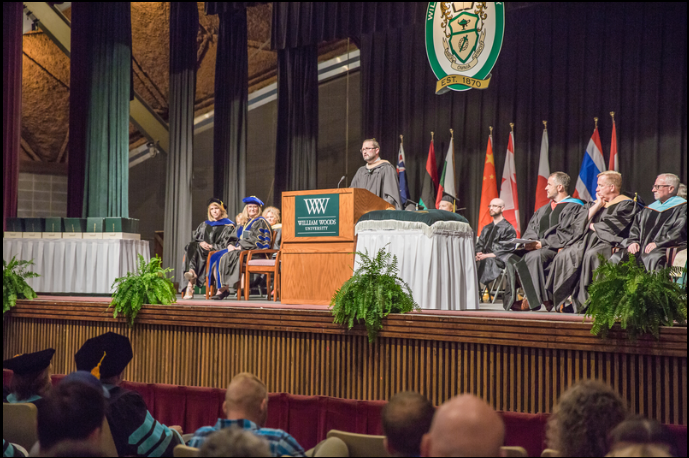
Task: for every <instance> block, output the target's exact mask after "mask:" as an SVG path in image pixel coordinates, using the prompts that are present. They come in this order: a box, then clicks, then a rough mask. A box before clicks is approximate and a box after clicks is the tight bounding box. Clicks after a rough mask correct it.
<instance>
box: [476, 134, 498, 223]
mask: <svg viewBox="0 0 689 458" xmlns="http://www.w3.org/2000/svg"><path fill="white" fill-rule="evenodd" d="M497 198H498V179H497V177H496V176H495V158H494V157H493V137H492V136H490V135H489V136H488V147H487V148H486V163H485V164H484V165H483V187H482V188H481V206H480V208H479V214H478V228H477V230H476V234H477V235H478V234H480V233H481V229H483V226H485V225H486V224H490V223H492V222H493V218H491V216H490V213H489V212H488V205H489V204H490V201H491V200H493V199H497Z"/></svg>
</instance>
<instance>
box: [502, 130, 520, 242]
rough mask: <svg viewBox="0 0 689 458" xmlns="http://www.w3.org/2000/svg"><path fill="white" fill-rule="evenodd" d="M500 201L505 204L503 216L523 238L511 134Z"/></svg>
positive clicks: (503, 172) (511, 133) (511, 135)
mask: <svg viewBox="0 0 689 458" xmlns="http://www.w3.org/2000/svg"><path fill="white" fill-rule="evenodd" d="M500 199H502V200H503V201H504V202H505V209H504V210H503V211H502V216H504V217H505V219H506V220H507V222H508V223H510V224H511V225H512V227H514V230H515V231H517V237H521V227H520V225H519V196H518V194H517V172H516V169H515V168H514V133H513V132H510V139H509V141H508V142H507V157H505V168H504V169H503V170H502V183H501V185H500Z"/></svg>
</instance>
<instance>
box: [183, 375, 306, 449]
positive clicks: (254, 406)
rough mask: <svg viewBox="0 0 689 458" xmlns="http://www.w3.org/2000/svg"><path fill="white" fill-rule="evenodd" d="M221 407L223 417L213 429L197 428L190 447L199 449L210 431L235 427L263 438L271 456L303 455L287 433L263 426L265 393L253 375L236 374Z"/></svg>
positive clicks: (266, 414) (266, 407)
mask: <svg viewBox="0 0 689 458" xmlns="http://www.w3.org/2000/svg"><path fill="white" fill-rule="evenodd" d="M222 407H223V412H225V416H226V418H218V422H217V423H216V424H215V426H204V427H202V428H199V429H198V430H197V431H196V432H195V433H194V437H192V438H191V440H190V441H189V443H188V445H189V446H190V447H196V448H201V445H203V443H204V441H205V440H206V439H207V438H208V436H210V435H211V434H213V433H214V432H216V431H219V430H221V429H224V428H231V427H235V428H238V429H242V430H248V431H251V432H253V433H254V434H256V435H257V436H260V437H262V438H264V439H266V440H267V441H268V445H269V446H270V452H271V454H272V456H284V455H290V456H304V449H303V448H302V447H301V445H299V443H298V442H297V441H296V440H295V439H294V438H293V437H292V436H290V435H289V434H288V433H286V432H285V431H282V430H281V429H270V428H264V427H263V425H264V424H265V422H266V418H267V416H268V390H267V389H266V386H265V384H264V383H263V382H262V381H261V380H260V379H259V378H258V377H256V376H255V375H253V374H250V373H248V372H243V373H241V374H238V375H236V376H235V377H234V378H233V379H232V381H231V382H230V385H229V386H228V387H227V392H226V393H225V402H223V405H222Z"/></svg>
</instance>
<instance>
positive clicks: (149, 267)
mask: <svg viewBox="0 0 689 458" xmlns="http://www.w3.org/2000/svg"><path fill="white" fill-rule="evenodd" d="M161 263H162V259H160V257H158V256H157V255H156V257H155V258H153V259H151V262H149V263H148V264H146V261H145V260H144V257H143V256H141V255H139V267H138V270H137V272H136V273H135V274H133V273H131V272H127V276H126V277H120V278H117V279H116V280H115V282H114V283H113V285H112V287H113V288H115V293H114V294H113V295H112V301H111V302H110V305H109V306H108V308H110V307H114V308H115V312H114V313H113V318H117V314H118V313H121V314H122V315H124V316H125V318H126V319H127V320H128V321H129V326H134V320H135V319H136V315H137V314H138V313H139V310H141V307H142V306H143V305H144V304H161V305H169V304H172V303H174V302H176V301H177V294H176V292H175V287H174V285H173V283H172V281H171V280H170V279H169V278H167V273H168V272H171V271H172V269H169V268H168V269H163V268H162V267H161Z"/></svg>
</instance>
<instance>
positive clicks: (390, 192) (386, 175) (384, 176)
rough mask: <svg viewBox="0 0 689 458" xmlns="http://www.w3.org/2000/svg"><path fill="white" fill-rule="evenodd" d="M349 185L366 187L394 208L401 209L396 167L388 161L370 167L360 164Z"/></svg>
mask: <svg viewBox="0 0 689 458" xmlns="http://www.w3.org/2000/svg"><path fill="white" fill-rule="evenodd" d="M351 187H352V188H363V189H366V190H368V191H370V192H372V193H373V194H375V195H377V196H378V197H380V198H381V199H384V200H386V201H387V202H388V203H389V204H390V205H394V206H395V210H402V198H401V197H400V184H399V180H398V178H397V169H396V168H395V167H394V166H393V165H392V164H390V163H389V162H388V161H382V162H381V164H380V165H377V166H375V167H373V168H372V169H369V168H367V167H366V166H365V165H364V166H361V167H360V168H359V170H357V171H356V174H355V175H354V179H353V180H352V184H351Z"/></svg>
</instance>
